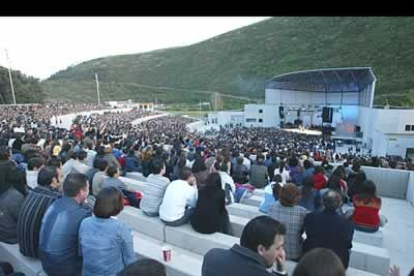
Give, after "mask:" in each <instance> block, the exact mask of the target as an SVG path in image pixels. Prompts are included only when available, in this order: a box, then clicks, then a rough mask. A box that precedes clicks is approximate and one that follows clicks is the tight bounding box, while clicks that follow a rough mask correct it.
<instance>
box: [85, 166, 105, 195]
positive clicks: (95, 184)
mask: <svg viewBox="0 0 414 276" xmlns="http://www.w3.org/2000/svg"><path fill="white" fill-rule="evenodd" d="M95 161H96V162H97V167H98V170H99V171H98V172H97V173H96V174H95V175H94V176H93V178H92V194H93V195H94V196H96V195H98V193H99V191H100V190H101V189H102V186H103V183H104V181H105V178H106V171H107V169H108V161H106V160H104V159H102V158H99V159H95ZM90 184H91V183H89V185H90Z"/></svg>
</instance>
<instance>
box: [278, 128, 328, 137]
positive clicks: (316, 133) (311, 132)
mask: <svg viewBox="0 0 414 276" xmlns="http://www.w3.org/2000/svg"><path fill="white" fill-rule="evenodd" d="M281 130H283V131H288V132H295V133H298V134H305V135H314V136H321V135H322V131H319V130H310V129H305V128H303V129H297V128H281Z"/></svg>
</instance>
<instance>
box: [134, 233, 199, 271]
mask: <svg viewBox="0 0 414 276" xmlns="http://www.w3.org/2000/svg"><path fill="white" fill-rule="evenodd" d="M133 235H134V250H135V253H136V254H137V257H138V259H142V258H151V259H154V260H157V261H159V262H161V263H162V264H164V265H165V266H166V269H167V273H168V275H170V276H201V266H202V264H203V256H201V255H198V254H194V253H192V252H189V251H186V250H183V249H181V248H179V247H176V246H174V245H170V244H165V243H163V242H162V241H159V240H155V239H152V238H151V237H148V236H145V235H142V234H140V233H137V232H133ZM164 245H168V246H169V247H171V249H172V250H171V256H172V258H171V261H170V262H164V259H163V255H162V247H163V246H164Z"/></svg>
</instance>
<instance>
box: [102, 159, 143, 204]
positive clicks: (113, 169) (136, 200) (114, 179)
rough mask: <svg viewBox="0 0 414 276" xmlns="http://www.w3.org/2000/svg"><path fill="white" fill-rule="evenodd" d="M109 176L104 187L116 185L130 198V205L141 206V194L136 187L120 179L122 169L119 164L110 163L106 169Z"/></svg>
mask: <svg viewBox="0 0 414 276" xmlns="http://www.w3.org/2000/svg"><path fill="white" fill-rule="evenodd" d="M106 174H107V175H108V178H106V179H105V180H104V181H103V184H102V188H106V187H115V188H117V189H118V190H120V191H121V192H122V194H123V195H124V197H125V198H126V199H127V200H128V203H129V205H131V206H133V207H136V208H139V206H140V201H141V196H140V194H138V193H137V192H136V191H135V190H134V189H132V188H130V187H128V186H127V185H126V184H125V183H124V182H122V181H121V180H119V176H120V171H119V166H117V165H109V166H108V169H107V170H106Z"/></svg>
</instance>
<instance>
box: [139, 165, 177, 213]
mask: <svg viewBox="0 0 414 276" xmlns="http://www.w3.org/2000/svg"><path fill="white" fill-rule="evenodd" d="M164 174H165V163H164V161H163V160H162V159H160V158H157V159H154V160H153V161H152V164H151V174H150V175H149V176H148V177H147V181H146V183H145V187H144V189H143V190H142V193H143V194H144V196H143V198H142V200H141V204H140V209H141V210H142V212H143V213H144V214H146V215H148V216H151V217H157V216H158V215H159V209H160V205H161V203H162V200H163V198H164V194H165V191H166V189H167V187H168V185H169V184H170V180H169V179H168V178H166V177H164Z"/></svg>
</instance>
